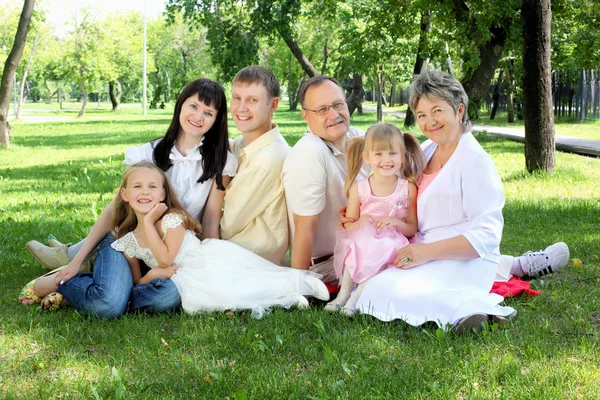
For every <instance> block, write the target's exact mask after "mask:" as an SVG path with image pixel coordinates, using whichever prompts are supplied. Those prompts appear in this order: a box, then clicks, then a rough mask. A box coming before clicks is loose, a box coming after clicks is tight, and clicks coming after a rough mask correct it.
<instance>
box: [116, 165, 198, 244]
mask: <svg viewBox="0 0 600 400" xmlns="http://www.w3.org/2000/svg"><path fill="white" fill-rule="evenodd" d="M142 168H148V169H152V170H154V171H157V172H158V173H159V174H160V176H161V178H162V183H163V188H164V190H165V199H164V200H163V201H162V202H163V203H165V205H166V206H167V211H166V213H165V215H166V214H178V215H179V216H180V217H181V219H182V220H183V226H184V227H185V229H190V230H192V231H194V233H195V234H196V236H197V237H198V238H199V239H204V236H203V235H202V226H200V223H199V222H198V221H196V220H195V219H194V217H192V216H191V215H190V213H189V212H187V211H186V209H185V208H184V207H183V206H182V205H181V203H180V202H179V199H178V198H177V194H175V190H174V189H173V187H172V186H171V184H170V183H169V180H168V179H167V176H166V175H165V173H164V172H163V171H162V170H161V169H160V168H158V167H157V166H156V165H154V164H152V163H151V162H147V161H143V162H139V163H136V164H132V165H130V166H128V167H127V168H126V169H125V172H123V179H122V181H121V186H119V189H117V194H116V195H115V210H114V212H113V215H112V218H111V221H110V229H111V230H113V231H115V232H116V233H117V238H121V237H123V236H125V235H126V234H127V233H128V232H131V231H133V230H134V229H135V228H136V226H137V225H138V220H137V216H136V215H135V212H134V211H133V209H132V208H131V206H130V205H129V203H128V202H126V201H125V200H123V197H122V196H121V189H125V188H127V181H128V179H129V177H130V176H131V174H132V173H133V172H134V171H137V170H140V169H142Z"/></svg>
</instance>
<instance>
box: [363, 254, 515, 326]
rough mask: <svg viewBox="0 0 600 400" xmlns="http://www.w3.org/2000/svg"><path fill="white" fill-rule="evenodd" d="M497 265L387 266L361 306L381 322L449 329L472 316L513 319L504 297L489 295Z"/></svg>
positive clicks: (474, 262) (480, 262)
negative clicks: (431, 323)
mask: <svg viewBox="0 0 600 400" xmlns="http://www.w3.org/2000/svg"><path fill="white" fill-rule="evenodd" d="M496 269H497V264H496V263H493V262H489V261H486V260H481V259H476V260H470V261H447V260H444V261H432V262H429V263H426V264H423V265H420V266H417V267H414V268H410V269H406V270H403V269H397V268H389V269H387V270H385V271H383V272H381V273H380V274H378V275H376V276H375V277H373V278H372V279H371V280H370V281H369V282H368V283H367V285H366V286H365V288H364V290H363V293H362V296H361V297H360V299H359V301H358V304H357V307H358V309H359V310H360V311H361V312H362V313H363V314H370V315H372V316H374V317H376V318H378V319H380V320H382V321H391V320H393V319H401V320H404V321H406V322H407V323H409V324H410V325H413V326H418V325H422V324H423V323H425V322H427V321H432V322H435V323H437V324H438V326H440V327H442V328H444V329H447V328H448V327H449V326H452V325H454V324H455V323H456V322H458V321H459V320H460V319H462V318H464V317H467V316H469V315H473V314H477V313H483V314H488V315H498V316H510V315H512V314H514V313H515V310H514V309H513V308H511V307H502V306H500V305H499V304H500V302H502V301H503V300H504V298H503V297H502V296H500V295H497V294H492V293H490V289H491V288H492V284H493V281H494V277H495V275H496Z"/></svg>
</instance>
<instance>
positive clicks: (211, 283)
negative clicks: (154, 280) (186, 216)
mask: <svg viewBox="0 0 600 400" xmlns="http://www.w3.org/2000/svg"><path fill="white" fill-rule="evenodd" d="M181 223H182V220H181V218H180V217H179V216H178V215H176V214H167V215H165V216H164V217H163V219H162V223H161V224H162V229H163V232H165V236H166V233H167V230H168V229H170V228H175V227H177V226H179V225H181ZM163 240H164V238H163ZM112 247H113V248H114V249H115V250H118V251H122V252H124V253H126V254H127V255H128V256H129V257H132V258H137V259H140V260H143V261H144V262H145V263H146V265H147V266H148V267H150V268H156V267H158V262H157V261H156V258H154V255H153V254H152V251H151V250H150V249H149V248H142V247H140V246H139V245H138V243H137V240H136V239H135V236H134V235H133V232H129V233H127V234H126V235H125V236H123V237H122V238H120V239H118V240H116V241H115V242H113V244H112ZM173 264H175V265H177V267H179V269H178V270H177V272H176V273H175V275H173V276H172V277H171V280H172V281H173V283H175V286H177V290H178V291H179V294H180V295H181V305H182V307H183V309H184V311H185V312H187V313H189V314H194V313H196V312H199V311H218V310H241V309H250V310H252V316H253V317H255V318H261V317H262V316H263V314H264V313H265V311H268V309H269V308H270V307H272V306H281V307H285V308H289V307H291V306H294V305H300V306H303V305H307V304H308V303H307V300H306V298H305V297H304V295H311V296H312V295H313V294H314V291H313V290H312V289H311V285H310V284H309V283H307V282H306V279H307V277H315V278H319V277H320V275H318V274H315V273H312V272H309V271H302V270H297V269H292V268H288V267H279V266H277V265H275V264H272V263H271V262H269V261H267V260H265V259H263V258H261V257H259V256H257V255H256V254H254V253H252V252H250V251H248V250H246V249H244V248H243V247H240V246H238V245H236V244H234V243H231V242H228V241H225V240H219V239H205V240H203V241H202V242H200V240H199V239H198V238H197V237H196V235H195V234H194V232H192V231H190V230H188V231H186V232H185V236H184V239H183V243H182V245H181V249H180V250H179V253H178V254H177V257H175V260H174V261H173ZM309 279H310V278H309Z"/></svg>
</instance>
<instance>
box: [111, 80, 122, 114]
mask: <svg viewBox="0 0 600 400" xmlns="http://www.w3.org/2000/svg"><path fill="white" fill-rule="evenodd" d="M121 93H122V91H121V82H119V80H118V79H115V81H114V82H108V97H110V102H111V104H112V110H113V111H119V105H120V104H121Z"/></svg>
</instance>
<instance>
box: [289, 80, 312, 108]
mask: <svg viewBox="0 0 600 400" xmlns="http://www.w3.org/2000/svg"><path fill="white" fill-rule="evenodd" d="M307 76H308V75H307V74H306V73H304V74H302V78H301V79H300V82H299V83H298V86H297V87H296V91H295V92H294V109H293V110H292V105H291V104H292V103H291V102H290V110H292V111H296V109H297V108H298V96H299V94H300V89H302V85H304V82H306V77H307Z"/></svg>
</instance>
